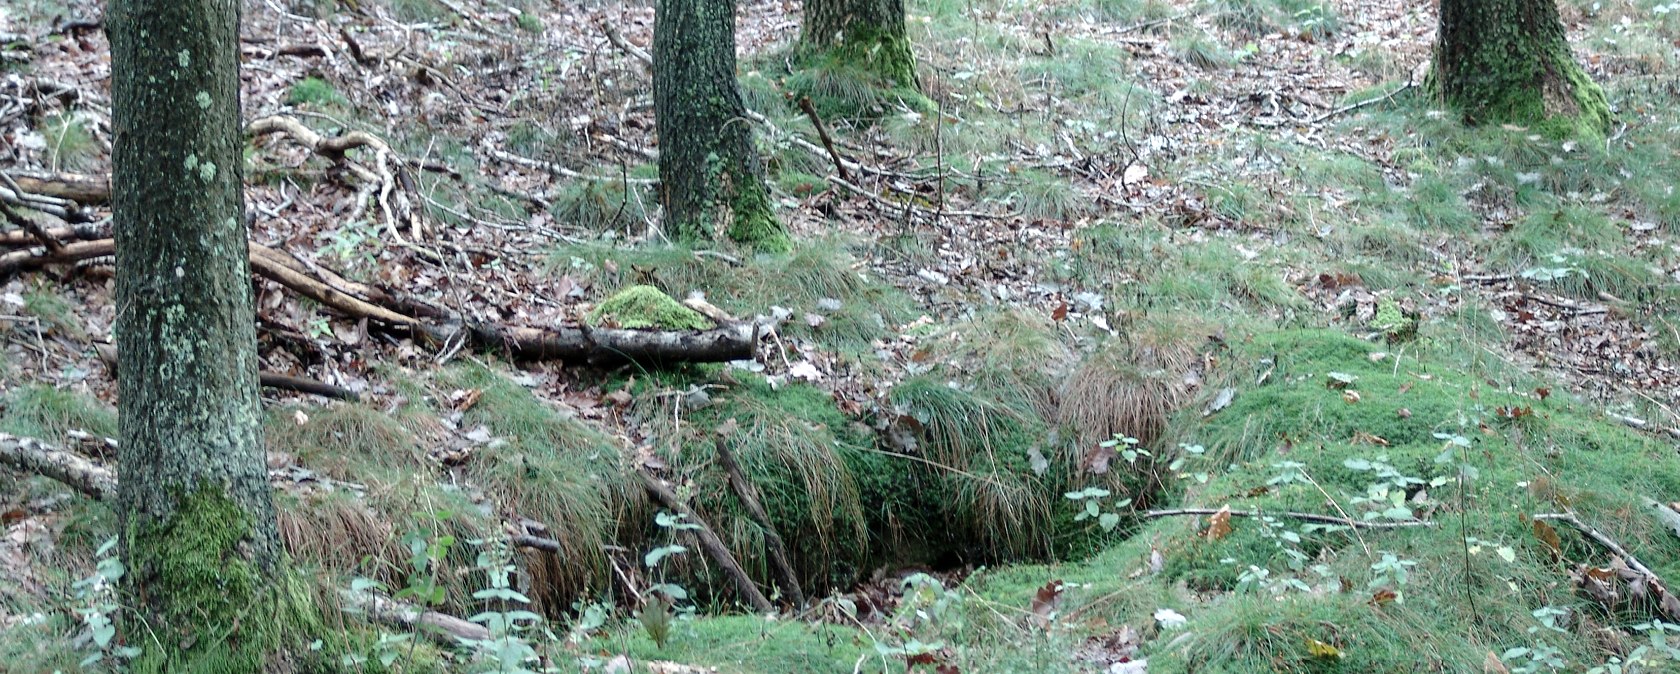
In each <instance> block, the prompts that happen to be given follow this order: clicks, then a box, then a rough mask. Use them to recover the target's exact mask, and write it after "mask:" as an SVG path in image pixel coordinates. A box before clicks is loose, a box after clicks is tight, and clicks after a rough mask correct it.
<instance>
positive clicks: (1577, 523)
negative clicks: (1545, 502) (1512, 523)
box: [1534, 513, 1680, 617]
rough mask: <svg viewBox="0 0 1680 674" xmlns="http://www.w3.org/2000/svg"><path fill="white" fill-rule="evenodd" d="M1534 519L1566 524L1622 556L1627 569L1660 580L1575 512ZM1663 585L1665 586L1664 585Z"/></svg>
mask: <svg viewBox="0 0 1680 674" xmlns="http://www.w3.org/2000/svg"><path fill="white" fill-rule="evenodd" d="M1534 519H1536V520H1552V521H1554V522H1562V523H1564V524H1567V525H1569V526H1571V527H1573V528H1574V529H1575V530H1576V531H1579V532H1581V535H1583V536H1586V537H1587V538H1589V539H1592V541H1593V542H1594V543H1597V544H1599V545H1601V546H1603V547H1604V549H1605V550H1609V551H1610V554H1612V555H1615V556H1617V557H1620V558H1622V560H1623V561H1625V562H1627V565H1628V568H1629V569H1633V570H1634V571H1637V572H1639V573H1640V574H1642V575H1644V576H1645V577H1646V578H1649V579H1651V580H1652V581H1655V582H1657V583H1661V582H1662V577H1661V576H1658V575H1657V572H1655V571H1652V570H1651V567H1649V566H1645V563H1644V562H1641V561H1639V558H1638V557H1635V556H1633V553H1631V552H1628V551H1627V549H1626V548H1623V547H1622V546H1621V544H1620V543H1617V542H1616V540H1615V539H1613V538H1610V537H1609V536H1606V535H1604V533H1603V532H1601V531H1599V530H1597V529H1594V528H1592V527H1589V526H1587V524H1586V523H1585V522H1582V521H1581V518H1579V517H1576V516H1575V513H1540V514H1538V515H1535V516H1534ZM1664 587H1667V586H1666V585H1664ZM1675 617H1680V616H1675Z"/></svg>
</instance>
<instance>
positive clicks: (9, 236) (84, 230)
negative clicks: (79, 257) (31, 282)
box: [0, 223, 111, 247]
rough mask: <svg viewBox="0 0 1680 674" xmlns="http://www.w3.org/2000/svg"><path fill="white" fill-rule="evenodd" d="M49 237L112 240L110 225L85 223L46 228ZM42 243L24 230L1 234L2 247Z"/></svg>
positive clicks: (71, 239)
mask: <svg viewBox="0 0 1680 674" xmlns="http://www.w3.org/2000/svg"><path fill="white" fill-rule="evenodd" d="M45 231H46V233H47V236H50V237H52V238H54V239H57V240H59V241H93V240H97V239H109V238H111V227H110V225H108V224H107V225H100V224H95V223H84V224H80V225H66V226H63V227H48V228H46V230H45ZM39 243H41V240H40V239H39V238H38V237H36V236H35V234H33V233H31V232H27V231H23V230H16V229H14V230H10V231H5V232H0V246H6V247H16V246H33V245H37V244H39Z"/></svg>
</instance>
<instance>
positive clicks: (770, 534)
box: [713, 435, 805, 609]
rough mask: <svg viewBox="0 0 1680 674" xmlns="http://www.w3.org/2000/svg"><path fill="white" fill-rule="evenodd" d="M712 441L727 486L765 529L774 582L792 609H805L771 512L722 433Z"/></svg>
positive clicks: (765, 539)
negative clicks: (727, 482)
mask: <svg viewBox="0 0 1680 674" xmlns="http://www.w3.org/2000/svg"><path fill="white" fill-rule="evenodd" d="M713 441H714V442H715V443H716V447H717V456H718V463H721V464H723V471H724V472H725V473H727V474H728V475H729V486H730V487H731V488H733V489H734V490H735V496H737V497H739V498H740V499H741V505H743V506H745V507H746V509H747V515H748V516H750V517H752V519H753V521H754V522H757V523H758V526H759V527H760V528H762V529H764V548H765V551H767V552H769V553H770V568H772V569H774V570H775V572H776V584H777V585H780V586H782V594H784V595H786V596H787V599H788V601H790V602H792V603H793V607H794V608H795V609H800V608H804V607H805V591H804V590H801V589H800V588H799V574H797V573H795V572H794V570H793V564H792V563H790V562H789V561H788V553H787V545H785V544H784V543H783V542H782V535H781V534H779V533H777V532H776V527H775V526H774V525H772V524H771V523H770V515H769V514H768V513H766V512H764V506H762V505H760V504H759V502H758V490H757V489H756V488H754V487H753V484H752V483H751V482H748V481H747V474H746V473H745V472H744V471H742V470H741V465H740V464H738V463H736V462H735V455H734V454H733V453H732V452H730V451H729V447H727V446H725V444H724V442H723V436H722V435H719V436H718V437H716V438H714V439H713Z"/></svg>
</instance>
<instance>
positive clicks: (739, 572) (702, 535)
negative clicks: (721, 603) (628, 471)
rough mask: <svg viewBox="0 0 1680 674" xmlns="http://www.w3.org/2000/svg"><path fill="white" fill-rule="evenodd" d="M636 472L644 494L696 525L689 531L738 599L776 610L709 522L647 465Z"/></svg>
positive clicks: (764, 609)
mask: <svg viewBox="0 0 1680 674" xmlns="http://www.w3.org/2000/svg"><path fill="white" fill-rule="evenodd" d="M636 473H637V474H638V475H640V476H641V478H642V486H643V487H645V488H646V489H647V492H648V494H649V495H651V496H653V498H654V500H655V501H658V502H659V504H660V505H662V506H665V507H666V508H669V509H671V510H672V511H673V512H676V513H677V514H679V515H682V516H683V517H685V518H687V519H688V521H689V523H691V524H694V525H695V526H697V527H699V528H697V529H695V530H694V531H693V534H694V538H695V540H696V541H698V542H699V544H700V549H701V550H702V551H703V552H705V553H706V556H707V557H711V558H712V561H713V562H716V563H717V565H718V566H719V567H720V568H722V569H723V575H725V576H728V577H729V580H730V581H731V582H733V583H734V585H735V589H736V591H738V592H740V593H741V598H742V599H743V600H745V601H746V603H747V604H748V605H750V606H752V608H753V610H754V611H757V612H759V613H772V612H774V611H775V610H776V607H775V606H774V605H772V604H771V603H770V600H769V599H768V598H766V597H765V596H764V593H763V592H761V591H759V589H758V585H756V584H754V583H753V581H752V578H751V577H749V576H748V575H747V572H746V570H744V569H742V568H741V564H740V562H737V561H735V556H734V555H732V554H729V547H728V546H726V545H724V544H723V539H721V538H718V535H717V533H716V532H714V531H712V527H711V525H708V524H706V521H705V520H702V519H700V516H699V515H697V514H695V512H694V511H693V510H692V509H690V508H689V507H688V506H687V505H686V504H684V503H683V502H682V499H679V498H677V494H676V492H673V491H671V488H670V487H667V486H665V483H664V482H663V481H661V480H660V479H659V478H658V477H655V476H654V474H653V473H651V472H648V469H647V468H645V467H643V468H638V469H637V470H636Z"/></svg>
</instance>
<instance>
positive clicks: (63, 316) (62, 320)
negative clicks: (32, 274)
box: [23, 284, 87, 341]
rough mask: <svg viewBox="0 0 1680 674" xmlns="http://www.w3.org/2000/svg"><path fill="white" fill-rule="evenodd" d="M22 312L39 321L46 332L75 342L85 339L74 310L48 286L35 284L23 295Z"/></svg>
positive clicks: (85, 335) (85, 336)
mask: <svg viewBox="0 0 1680 674" xmlns="http://www.w3.org/2000/svg"><path fill="white" fill-rule="evenodd" d="M23 311H24V313H27V314H29V315H32V316H34V317H36V318H38V319H40V320H41V323H42V325H44V326H45V327H46V328H47V329H48V330H50V331H53V332H57V333H59V334H62V335H65V336H67V337H70V338H72V339H75V340H78V341H80V340H83V339H86V338H87V330H86V329H85V328H83V327H82V321H81V319H80V318H78V317H77V316H76V308H75V307H74V306H72V305H71V304H70V302H69V301H68V300H66V299H64V296H63V295H60V294H59V293H58V292H56V291H54V290H53V289H52V288H51V287H50V286H47V285H45V284H37V285H34V286H32V287H30V288H29V290H27V291H25V292H24V294H23Z"/></svg>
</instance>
